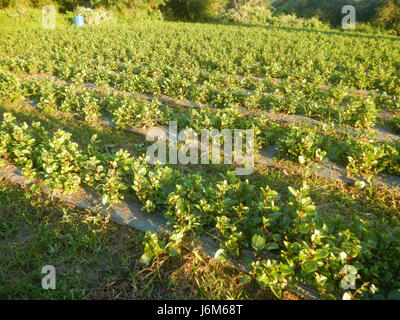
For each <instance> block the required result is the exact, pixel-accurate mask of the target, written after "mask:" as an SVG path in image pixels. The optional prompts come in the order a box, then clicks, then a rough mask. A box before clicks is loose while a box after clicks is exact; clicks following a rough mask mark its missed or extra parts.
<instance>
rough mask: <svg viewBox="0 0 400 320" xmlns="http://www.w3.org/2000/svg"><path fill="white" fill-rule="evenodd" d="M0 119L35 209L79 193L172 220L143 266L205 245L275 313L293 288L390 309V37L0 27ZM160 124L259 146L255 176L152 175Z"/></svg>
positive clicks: (196, 170) (396, 103)
mask: <svg viewBox="0 0 400 320" xmlns="http://www.w3.org/2000/svg"><path fill="white" fill-rule="evenodd" d="M0 113H1V115H0V119H1V125H0V161H1V163H2V164H3V165H14V166H16V167H18V168H19V169H20V170H21V171H22V172H23V174H24V175H25V176H26V177H27V183H28V182H29V183H30V186H29V189H30V190H29V192H35V193H36V192H40V190H41V189H42V188H44V187H47V188H50V189H52V190H59V191H61V192H63V193H68V194H69V193H71V194H73V193H74V192H76V191H77V190H78V188H79V187H87V188H90V189H91V190H94V191H95V192H96V193H97V194H98V195H99V196H100V197H101V199H102V203H103V205H104V206H114V205H118V203H120V202H121V201H132V202H136V203H139V204H140V205H141V206H142V208H143V210H144V211H146V212H147V214H148V215H150V216H151V215H156V214H159V215H162V216H164V217H165V218H166V220H167V221H168V226H169V228H170V232H168V233H165V234H156V233H153V234H152V233H151V232H147V233H146V234H145V237H144V241H143V244H144V252H143V253H142V255H141V258H140V262H141V263H142V264H144V265H153V264H157V263H159V262H160V261H163V260H165V259H176V258H177V257H178V256H179V255H181V251H182V248H186V247H187V246H188V245H189V244H190V245H191V246H193V245H195V244H197V243H199V241H200V240H199V239H200V238H201V237H202V236H204V235H211V236H212V237H214V238H215V239H217V243H218V248H217V250H216V255H215V258H216V259H218V260H220V261H221V263H228V262H229V261H238V260H240V261H243V262H244V264H245V265H246V267H247V275H244V276H243V278H242V282H243V283H247V282H254V283H256V284H257V285H258V286H260V287H262V288H266V289H268V290H270V291H271V292H272V294H273V295H274V297H276V298H282V297H283V294H284V292H285V291H287V290H291V288H294V287H296V286H297V285H299V284H300V285H302V286H305V287H308V288H311V289H313V290H316V291H318V294H319V296H320V298H322V299H342V298H344V299H400V274H399V270H400V224H399V222H400V219H399V218H400V216H399V214H400V183H399V181H400V38H395V37H384V36H379V37H378V36H377V37H373V36H365V35H359V36H357V35H356V34H346V33H340V32H333V31H332V32H319V31H314V30H301V29H288V28H272V27H271V28H270V27H267V28H265V27H255V26H230V25H218V24H192V23H172V22H136V23H133V24H124V23H122V24H116V23H111V24H109V25H107V26H101V25H100V26H86V27H84V28H73V27H72V26H71V27H67V26H62V27H59V28H57V29H55V30H44V29H42V28H40V27H32V26H25V25H20V26H17V27H16V26H6V25H1V26H0ZM171 121H176V122H177V124H178V130H182V129H185V128H192V129H193V130H194V131H196V132H197V133H199V134H200V132H201V131H202V130H204V129H217V130H220V131H221V130H224V129H229V130H235V129H241V130H246V129H252V130H254V133H255V153H256V162H255V168H254V171H253V173H252V174H250V175H248V176H236V175H235V166H234V165H224V164H222V163H221V164H220V165H219V164H212V165H200V164H199V165H194V164H190V165H169V164H157V165H154V166H153V165H150V164H148V163H147V161H146V159H145V156H144V155H145V153H146V149H147V148H148V146H149V145H150V142H148V141H146V138H145V132H146V131H147V130H149V129H150V128H154V127H167V126H168V124H169V123H170V122H171ZM141 132H142V133H143V134H142V135H141V134H140V133H141ZM321 168H323V169H324V171H323V172H324V174H320V173H321V172H322V170H321ZM333 168H336V171H337V172H339V173H340V174H339V175H337V174H336V175H334V173H333ZM331 171H332V172H331ZM0 214H1V213H0ZM1 228H2V227H1V226H0V240H1V235H2V233H1V232H2V229H1ZM3 233H4V234H5V232H3ZM132 241H133V240H132ZM245 252H247V254H244V253H245ZM249 252H250V254H248V253H249ZM347 266H351V270H352V271H351V272H352V273H351V274H346V270H349V269H348V268H347ZM352 275H353V276H354V277H355V287H352V288H350V287H348V286H346V285H344V283H347V282H346V281H347V280H348V279H349V277H350V276H352Z"/></svg>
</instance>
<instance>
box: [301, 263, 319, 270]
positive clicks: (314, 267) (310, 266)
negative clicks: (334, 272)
mask: <svg viewBox="0 0 400 320" xmlns="http://www.w3.org/2000/svg"><path fill="white" fill-rule="evenodd" d="M301 268H302V269H303V270H304V271H305V272H307V273H311V272H315V271H317V270H318V265H317V263H316V262H315V261H305V262H303V264H302V265H301Z"/></svg>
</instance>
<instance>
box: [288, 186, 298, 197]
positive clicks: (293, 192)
mask: <svg viewBox="0 0 400 320" xmlns="http://www.w3.org/2000/svg"><path fill="white" fill-rule="evenodd" d="M288 189H289V191H290V193H291V194H292V195H294V196H295V197H296V196H297V193H298V191H297V190H295V189H294V188H293V187H290V186H289V187H288Z"/></svg>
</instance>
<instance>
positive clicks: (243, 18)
mask: <svg viewBox="0 0 400 320" xmlns="http://www.w3.org/2000/svg"><path fill="white" fill-rule="evenodd" d="M49 3H53V4H55V5H57V7H58V8H59V10H60V11H62V12H65V11H72V10H73V9H74V8H76V7H77V6H78V5H84V6H92V7H105V8H112V9H117V10H118V11H119V12H120V13H124V15H125V16H126V17H131V18H142V17H147V18H156V19H167V20H183V21H210V20H212V21H221V22H235V23H250V24H267V25H279V26H284V27H312V28H322V26H323V25H328V24H329V25H330V26H333V27H337V26H339V25H340V23H341V20H342V17H343V15H342V13H341V8H342V7H343V6H345V5H348V4H350V5H353V6H355V8H356V9H357V22H358V28H357V29H358V31H373V28H380V29H387V30H391V31H392V32H393V33H397V34H400V0H335V1H330V0H275V1H273V0H89V1H86V2H83V1H80V0H0V8H7V7H14V8H15V7H16V8H18V7H19V6H23V7H41V6H44V5H46V4H49Z"/></svg>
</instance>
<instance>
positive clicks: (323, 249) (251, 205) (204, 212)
mask: <svg viewBox="0 0 400 320" xmlns="http://www.w3.org/2000/svg"><path fill="white" fill-rule="evenodd" d="M100 144H101V143H100V141H97V138H96V136H93V137H92V140H91V142H90V144H89V145H87V146H79V145H78V144H77V143H75V142H74V141H73V139H72V137H71V134H69V133H68V132H65V131H63V130H58V131H56V132H55V133H54V134H49V133H47V132H46V129H45V128H43V127H42V126H41V125H40V123H33V124H32V125H31V126H29V125H27V124H26V123H23V124H21V125H20V124H18V122H17V121H16V119H15V117H14V116H13V115H12V114H9V113H4V114H3V121H2V123H1V126H0V159H1V161H2V162H3V163H7V164H14V165H17V166H18V167H19V168H21V169H22V171H23V173H24V174H25V175H26V176H27V177H28V178H29V180H28V181H29V182H31V183H33V185H32V187H31V189H33V190H34V191H35V190H39V189H40V188H41V187H43V186H47V187H49V188H52V189H54V190H55V189H60V190H62V191H64V192H72V191H75V190H77V188H78V187H79V186H82V185H88V186H90V187H92V188H94V189H95V190H97V191H98V192H99V194H101V196H102V199H103V203H104V204H112V203H116V202H118V201H119V200H121V199H123V198H124V196H128V195H129V196H130V197H133V198H135V199H136V200H137V201H139V202H141V203H142V205H143V208H144V210H146V211H148V212H149V213H152V212H162V213H163V214H164V216H165V217H166V218H167V220H168V222H169V224H170V225H171V229H172V231H171V233H170V234H166V235H156V234H151V233H149V232H147V233H146V237H145V243H144V244H145V251H144V254H143V256H142V258H141V260H142V262H144V263H146V264H150V263H151V262H152V261H153V260H154V259H155V258H158V257H160V256H163V255H164V256H165V255H169V256H175V255H177V254H179V253H180V250H181V247H182V245H184V244H186V243H188V241H191V239H197V238H199V237H200V236H201V235H202V234H204V232H205V231H209V230H210V227H212V228H213V229H214V230H215V233H216V234H218V237H219V238H220V241H221V242H220V250H218V252H217V255H216V256H217V258H219V259H220V260H222V261H226V260H227V259H229V257H240V256H241V253H242V251H243V249H250V248H252V249H253V250H254V253H253V258H252V259H251V261H248V262H247V264H248V266H249V268H250V270H251V271H250V276H249V279H251V278H254V279H256V280H257V281H258V282H259V283H260V284H261V285H263V286H266V287H269V288H270V289H271V290H272V292H273V293H274V294H275V295H276V296H277V297H281V295H282V290H285V289H287V288H290V287H292V286H294V285H295V284H296V283H302V284H305V285H309V286H312V287H315V288H317V289H319V291H320V293H321V295H322V298H326V299H334V298H341V297H343V298H346V299H347V298H355V299H358V298H361V299H362V298H371V297H374V298H389V299H393V298H399V297H400V291H399V290H400V279H399V270H400V265H399V263H400V250H399V248H400V243H399V241H400V240H399V239H400V238H399V236H400V229H399V228H393V230H391V231H385V232H382V230H380V229H379V228H378V227H377V226H375V225H374V222H373V221H372V220H365V219H360V218H359V217H357V216H355V217H353V218H352V220H351V221H350V223H348V224H347V223H346V224H345V223H344V221H343V218H341V216H340V215H338V216H337V217H336V218H326V217H323V216H321V215H319V214H318V212H317V209H316V207H315V206H314V204H313V202H312V199H310V197H309V196H308V193H307V187H306V185H303V187H302V188H301V189H300V190H296V189H294V188H292V187H290V188H289V191H290V196H289V197H287V198H281V197H280V195H279V194H278V193H277V192H275V191H274V190H271V189H270V188H269V187H268V186H264V187H262V188H259V187H257V186H255V185H252V184H251V183H250V182H249V181H248V180H244V179H243V180H242V179H239V178H238V177H236V176H235V174H234V173H233V172H227V173H225V174H220V176H218V177H216V176H209V175H206V174H204V173H196V172H189V173H187V172H186V173H183V172H181V171H179V170H177V169H173V168H170V167H168V166H162V165H159V164H158V165H156V166H149V165H148V164H147V163H146V160H145V159H144V157H140V158H134V157H132V156H131V155H130V154H129V153H128V152H126V151H124V150H120V151H118V152H116V153H110V152H104V151H101V150H102V149H101V148H100ZM266 255H268V256H270V258H269V259H267V258H265V256H266ZM271 256H274V257H276V258H271ZM347 265H351V266H352V267H353V269H352V270H353V271H352V272H353V274H354V276H355V277H356V279H357V280H356V284H357V286H356V289H357V290H354V291H351V290H348V289H345V288H344V287H343V286H342V285H341V283H342V280H343V279H345V277H347V276H348V275H347V274H346V273H345V271H344V270H345V269H344V268H345V266H347ZM354 270H355V271H354ZM345 280H346V279H345ZM244 281H246V279H244Z"/></svg>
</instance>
